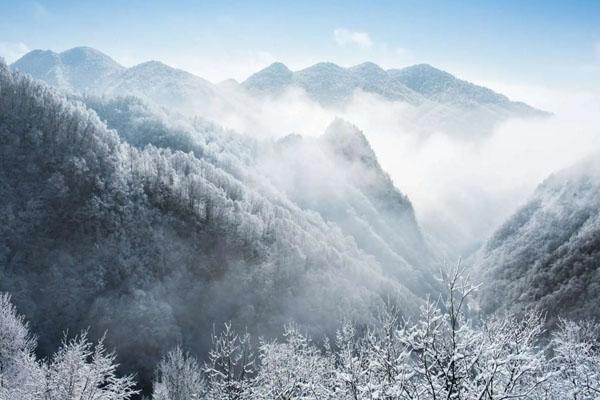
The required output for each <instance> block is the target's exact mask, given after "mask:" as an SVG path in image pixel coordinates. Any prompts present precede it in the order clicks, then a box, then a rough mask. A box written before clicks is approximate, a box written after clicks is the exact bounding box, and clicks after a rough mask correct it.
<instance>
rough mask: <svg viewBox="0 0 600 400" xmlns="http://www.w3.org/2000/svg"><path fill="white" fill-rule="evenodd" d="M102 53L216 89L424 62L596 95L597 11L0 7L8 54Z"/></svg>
mask: <svg viewBox="0 0 600 400" xmlns="http://www.w3.org/2000/svg"><path fill="white" fill-rule="evenodd" d="M79 45H87V46H92V47H95V48H97V49H99V50H101V51H104V52H105V53H107V54H109V55H111V56H113V58H115V59H116V60H117V61H119V62H121V63H123V64H125V65H128V66H129V65H133V64H135V63H138V62H142V61H146V60H149V59H158V60H161V61H164V62H166V63H167V64H170V65H173V66H177V67H180V68H183V69H186V70H189V71H191V72H194V73H196V74H198V75H200V76H203V77H205V78H207V79H210V80H213V81H218V80H221V79H225V78H228V77H234V78H237V79H243V78H245V77H246V76H247V75H248V74H250V73H252V72H254V71H256V70H257V69H260V68H261V67H264V66H266V65H268V64H270V63H271V62H273V61H282V62H284V63H286V64H288V65H289V66H290V67H292V68H293V69H298V68H302V67H305V66H308V65H310V64H312V63H315V62H319V61H333V62H336V63H339V64H341V65H353V64H356V63H360V62H363V61H374V62H377V63H379V64H381V65H383V66H385V67H388V68H390V67H401V66H404V65H409V64H414V63H420V62H426V63H430V64H432V65H434V66H438V67H441V68H443V69H446V70H448V71H450V72H453V73H455V74H457V75H459V76H461V77H464V78H467V79H472V80H476V81H477V80H479V81H482V80H483V81H486V80H489V81H504V82H510V83H527V84H532V85H544V86H549V87H567V88H580V89H581V88H583V89H593V90H596V89H600V1H563V2H557V1H506V0H505V1H497V2H491V1H489V2H488V1H432V2H425V1H294V2H283V1H230V2H225V1H152V0H145V1H116V0H105V1H81V0H80V1H72V0H55V1H42V0H39V1H28V0H0V54H1V55H3V56H4V57H5V58H7V59H8V61H14V58H15V57H17V56H19V55H21V54H22V53H23V52H25V51H27V50H31V49H36V48H43V49H52V50H55V51H62V50H65V49H68V48H71V47H74V46H79Z"/></svg>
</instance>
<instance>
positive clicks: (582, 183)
mask: <svg viewBox="0 0 600 400" xmlns="http://www.w3.org/2000/svg"><path fill="white" fill-rule="evenodd" d="M475 266H476V268H477V270H478V271H479V273H480V274H481V277H482V281H483V282H484V285H485V287H484V289H483V290H482V294H483V297H482V304H483V306H484V308H485V309H486V310H487V311H494V310H496V309H512V310H517V311H518V310H523V309H525V308H528V307H532V306H534V307H537V308H539V309H541V310H542V311H544V312H546V313H548V315H549V316H550V317H551V322H553V321H556V320H555V318H556V317H558V316H565V317H569V318H592V317H593V318H600V308H599V307H598V305H599V304H600V268H599V266H600V163H599V162H598V155H595V156H594V157H592V158H590V159H588V160H585V161H583V162H581V163H579V164H578V165H576V166H574V167H572V168H570V169H567V170H565V171H562V172H560V173H557V174H555V175H553V176H551V177H550V178H548V179H547V180H546V181H545V182H544V183H543V184H541V185H540V186H539V187H538V189H537V191H536V193H535V194H534V196H533V198H532V199H531V200H530V201H529V202H528V203H527V204H526V205H525V206H524V207H522V208H521V209H520V210H519V211H518V212H517V213H515V214H514V215H513V217H512V218H510V219H509V220H508V221H507V222H506V223H505V224H504V225H503V226H502V227H501V228H500V229H499V230H498V231H497V232H496V233H495V234H494V236H493V237H492V238H491V239H490V240H489V242H488V243H487V245H486V246H485V247H484V248H483V249H482V250H481V252H480V254H478V255H477V258H476V259H475Z"/></svg>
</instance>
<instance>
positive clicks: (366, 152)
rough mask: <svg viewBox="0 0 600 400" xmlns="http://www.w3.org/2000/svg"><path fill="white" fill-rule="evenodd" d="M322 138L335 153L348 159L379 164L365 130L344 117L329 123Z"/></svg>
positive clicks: (367, 163)
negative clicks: (364, 132)
mask: <svg viewBox="0 0 600 400" xmlns="http://www.w3.org/2000/svg"><path fill="white" fill-rule="evenodd" d="M322 139H323V141H324V142H325V143H326V144H327V145H328V147H329V148H330V149H331V150H333V152H334V153H336V154H339V155H341V156H343V158H345V159H346V160H347V161H350V162H354V161H361V162H362V163H364V164H365V165H369V166H374V165H378V162H377V157H376V155H375V152H374V151H373V149H372V148H371V145H370V144H369V141H368V140H367V138H366V137H365V135H364V134H363V132H362V131H361V130H360V129H358V128H357V127H356V126H355V125H353V124H351V123H350V122H348V121H346V120H344V119H342V118H339V117H337V118H335V119H334V120H333V121H332V122H331V124H329V126H328V127H327V129H326V130H325V133H324V134H323V136H322Z"/></svg>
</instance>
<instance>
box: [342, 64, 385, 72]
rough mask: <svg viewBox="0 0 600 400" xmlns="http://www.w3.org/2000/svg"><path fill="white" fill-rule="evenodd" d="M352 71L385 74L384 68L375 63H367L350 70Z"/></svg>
mask: <svg viewBox="0 0 600 400" xmlns="http://www.w3.org/2000/svg"><path fill="white" fill-rule="evenodd" d="M350 71H353V72H359V73H361V72H371V73H372V72H375V73H378V74H385V73H386V72H385V70H384V69H383V68H381V67H380V66H379V65H377V64H375V63H374V62H371V61H366V62H364V63H361V64H357V65H355V66H353V67H351V68H350Z"/></svg>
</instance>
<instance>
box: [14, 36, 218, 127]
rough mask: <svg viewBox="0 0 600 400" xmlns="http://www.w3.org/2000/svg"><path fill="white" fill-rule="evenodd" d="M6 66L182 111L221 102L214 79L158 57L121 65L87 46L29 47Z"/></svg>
mask: <svg viewBox="0 0 600 400" xmlns="http://www.w3.org/2000/svg"><path fill="white" fill-rule="evenodd" d="M11 68H12V69H13V70H17V71H21V72H25V73H27V74H29V75H31V76H32V77H33V78H35V79H40V80H42V81H45V82H46V83H48V84H50V85H52V86H54V87H57V88H59V89H61V90H66V91H69V92H75V93H85V94H87V95H98V96H104V95H108V96H115V95H118V96H127V95H130V96H136V97H140V98H143V99H145V100H147V101H150V102H152V103H154V104H156V105H159V106H162V107H168V108H174V109H177V110H178V111H179V112H182V113H188V114H194V113H197V114H198V115H206V114H210V113H211V112H214V111H215V110H216V109H219V108H222V107H225V104H226V103H227V100H225V99H224V98H223V96H221V94H220V93H219V92H220V91H219V89H218V87H217V86H216V85H213V84H212V83H211V82H209V81H207V80H205V79H202V78H200V77H197V76H195V75H193V74H190V73H189V72H186V71H183V70H180V69H177V68H173V67H170V66H168V65H166V64H163V63H161V62H159V61H148V62H144V63H142V64H138V65H135V66H133V67H131V68H125V67H123V66H121V65H120V64H118V63H117V62H116V61H114V60H113V59H112V58H110V57H109V56H108V55H106V54H104V53H102V52H100V51H98V50H95V49H92V48H89V47H76V48H73V49H70V50H67V51H64V52H62V53H55V52H52V51H50V50H34V51H31V52H29V53H27V54H26V55H24V56H23V57H22V58H20V59H19V60H17V61H16V62H15V63H14V64H12V65H11Z"/></svg>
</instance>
